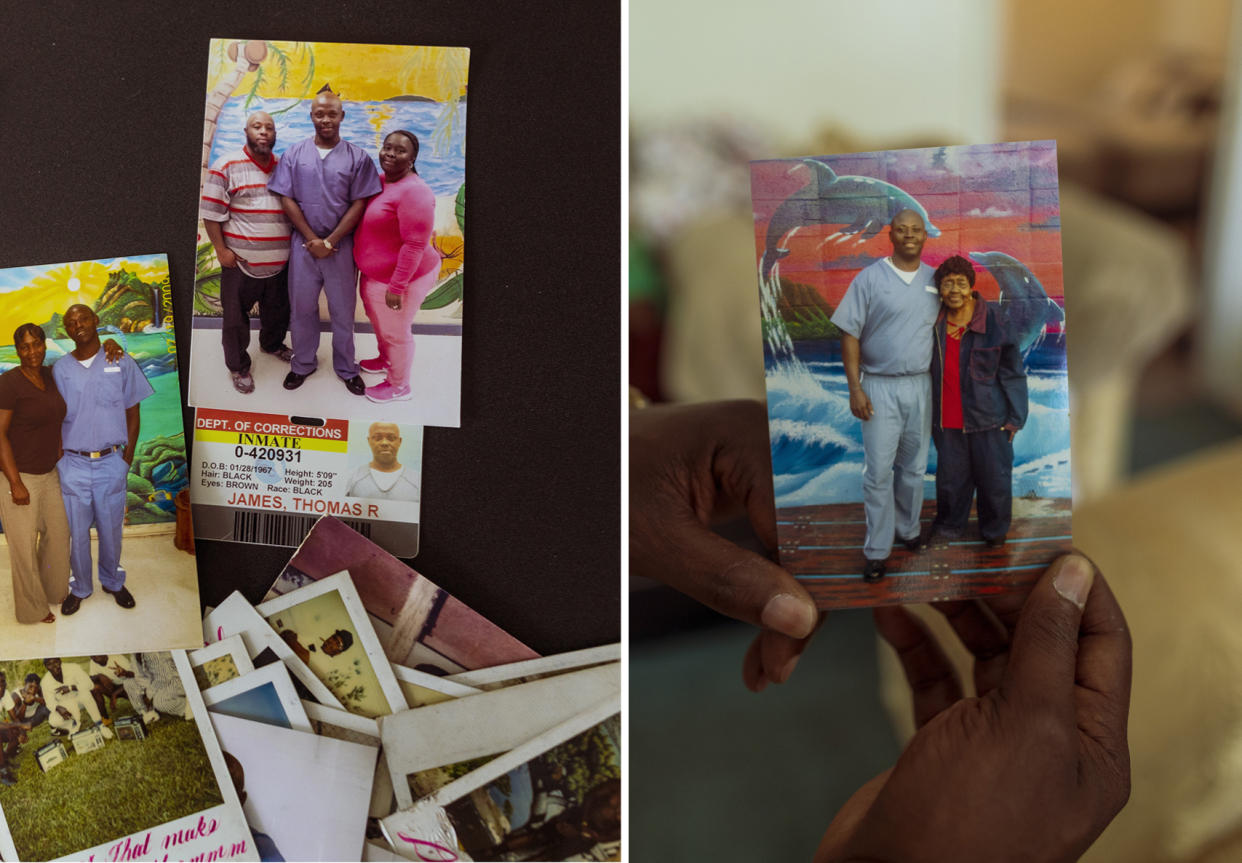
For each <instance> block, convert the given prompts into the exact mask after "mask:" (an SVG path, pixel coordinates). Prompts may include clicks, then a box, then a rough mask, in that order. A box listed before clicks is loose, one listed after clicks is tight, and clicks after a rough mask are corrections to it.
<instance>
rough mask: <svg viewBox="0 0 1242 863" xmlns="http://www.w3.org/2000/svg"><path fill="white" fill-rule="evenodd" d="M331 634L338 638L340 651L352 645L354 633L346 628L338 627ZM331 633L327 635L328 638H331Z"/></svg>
mask: <svg viewBox="0 0 1242 863" xmlns="http://www.w3.org/2000/svg"><path fill="white" fill-rule="evenodd" d="M332 635H335V636H336V637H337V638H338V639H340V642H341V651H342V652H344V651H346V650H349V649H350V648H351V647H353V646H354V634H353V633H352V632H350V631H349V630H348V629H338V630H337V631H336V632H334V633H332ZM332 635H329V636H328V638H331V637H332ZM325 640H326V639H325Z"/></svg>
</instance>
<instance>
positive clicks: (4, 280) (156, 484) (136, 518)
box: [0, 255, 186, 524]
mask: <svg viewBox="0 0 1242 863" xmlns="http://www.w3.org/2000/svg"><path fill="white" fill-rule="evenodd" d="M75 303H82V304H84V305H87V306H90V307H91V308H92V309H94V310H95V313H96V314H98V315H99V335H100V338H101V339H108V338H111V339H115V340H116V341H117V342H118V343H119V344H120V345H121V347H123V348H124V349H125V351H126V353H128V354H129V355H130V356H132V357H133V358H134V360H135V361H137V363H138V365H139V367H140V368H141V369H142V371H143V374H145V375H146V376H147V380H148V381H150V383H151V386H152V387H154V388H155V394H154V395H152V396H151V397H150V398H147V399H145V400H144V401H143V402H142V426H141V431H140V433H139V435H138V450H137V453H136V455H135V457H134V463H133V466H132V467H131V469H130V473H129V494H128V498H127V511H126V517H125V522H126V524H150V523H155V522H167V521H174V520H175V519H176V512H175V509H176V507H175V503H174V499H175V498H176V496H177V492H179V491H181V489H183V488H185V485H186V461H185V429H184V426H183V424H182V416H181V387H180V383H179V380H178V376H177V345H176V339H175V337H174V335H173V326H172V295H171V292H170V290H169V281H168V258H167V257H166V256H164V255H132V256H129V257H125V258H112V259H105V260H96V261H75V262H73V263H67V264H43V265H38V266H32V267H13V268H10V269H3V270H0V339H3V344H0V372H2V371H8V370H9V369H11V368H14V367H15V366H17V365H18V359H17V352H16V350H15V349H14V347H13V331H14V330H16V329H17V327H19V326H20V325H22V324H24V323H27V322H29V323H35V324H38V325H40V326H41V327H42V328H43V332H44V334H45V335H46V336H47V358H46V359H45V360H44V362H45V363H46V364H47V365H52V364H53V363H55V362H56V361H57V360H59V359H60V358H61V357H63V356H64V355H65V354H66V353H68V352H69V351H71V350H73V342H72V341H71V340H70V339H69V338H68V337H67V336H66V335H65V330H64V327H63V326H62V324H61V319H62V317H63V316H64V313H65V310H66V309H67V308H69V306H71V305H74V304H75Z"/></svg>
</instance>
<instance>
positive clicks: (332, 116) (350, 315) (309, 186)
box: [267, 85, 383, 396]
mask: <svg viewBox="0 0 1242 863" xmlns="http://www.w3.org/2000/svg"><path fill="white" fill-rule="evenodd" d="M344 118H345V111H344V109H343V108H342V107H341V100H340V97H338V96H337V95H336V94H335V93H333V92H332V91H331V90H329V89H327V86H326V85H325V87H324V88H323V89H322V90H320V91H319V93H317V94H316V95H315V99H314V101H313V102H311V123H312V124H313V125H314V127H315V135H314V137H311V138H307V139H305V140H303V141H299V142H298V143H296V144H294V145H293V146H292V147H290V148H289V149H288V150H286V151H285V154H284V156H282V157H281V160H280V163H279V164H277V165H276V170H275V171H274V172H273V173H272V179H271V180H270V181H269V182H268V184H267V189H268V191H269V192H273V193H275V194H277V195H279V196H280V204H281V207H282V208H283V209H284V211H285V215H286V216H288V217H289V221H290V222H292V223H293V228H294V232H293V237H292V241H291V243H290V247H289V252H290V254H289V333H290V337H291V338H292V339H293V361H292V362H291V363H290V370H289V374H288V375H286V376H285V389H287V390H295V389H297V388H298V387H300V386H301V385H302V383H303V382H304V381H305V380H306V379H307V378H308V377H309V376H310V375H312V374H314V372H315V369H316V367H317V364H318V360H317V359H316V354H317V353H318V351H319V292H320V290H322V291H323V293H324V296H326V297H327V298H328V317H329V318H331V323H332V368H333V370H335V371H336V376H337V377H339V378H340V379H341V380H342V381H344V383H345V387H346V389H348V390H349V391H350V392H351V393H353V394H354V395H359V396H360V395H362V394H363V393H364V392H365V391H366V384H364V383H363V382H362V378H361V377H360V376H359V374H358V364H357V363H356V362H355V361H354V310H355V308H356V306H357V302H358V289H357V286H356V278H357V271H356V270H355V268H354V246H353V240H354V228H355V227H356V226H357V224H358V221H359V220H360V219H361V218H362V211H363V209H365V207H366V199H367V198H370V197H373V196H375V195H378V194H379V193H380V192H381V191H382V189H383V187H382V186H381V185H380V180H379V172H378V171H376V169H375V163H374V162H372V161H371V157H370V156H368V155H367V154H366V153H365V152H364V151H363V150H362V149H360V148H359V147H356V146H354V145H353V144H351V143H349V142H348V141H345V140H342V139H341V121H342V120H344Z"/></svg>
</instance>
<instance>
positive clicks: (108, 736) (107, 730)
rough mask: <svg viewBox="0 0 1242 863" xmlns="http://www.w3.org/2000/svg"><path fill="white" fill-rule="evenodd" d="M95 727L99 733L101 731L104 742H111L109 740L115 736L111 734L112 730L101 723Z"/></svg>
mask: <svg viewBox="0 0 1242 863" xmlns="http://www.w3.org/2000/svg"><path fill="white" fill-rule="evenodd" d="M95 727H96V728H98V729H99V730H100V731H102V732H103V738H104V740H111V739H112V738H113V737H114V736H115V735H114V734H113V733H112V729H111V728H109V727H108V726H106V725H104V724H103V723H102V722H101V723H99V724H98V725H96V726H95Z"/></svg>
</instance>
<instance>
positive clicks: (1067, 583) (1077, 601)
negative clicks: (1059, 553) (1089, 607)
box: [1052, 555, 1095, 611]
mask: <svg viewBox="0 0 1242 863" xmlns="http://www.w3.org/2000/svg"><path fill="white" fill-rule="evenodd" d="M1060 564H1061V568H1060V570H1059V571H1058V572H1057V574H1056V575H1054V576H1053V577H1052V586H1053V587H1054V588H1055V589H1056V592H1057V593H1059V594H1061V596H1063V597H1065V598H1066V599H1068V600H1069V601H1070V602H1072V603H1074V605H1076V606H1078V608H1079V610H1080V611H1081V610H1082V608H1083V606H1085V605H1086V604H1087V594H1088V593H1090V592H1091V582H1092V581H1093V580H1094V579H1095V570H1094V569H1092V567H1091V563H1090V562H1089V561H1088V560H1087V559H1086V558H1083V557H1078V556H1077V555H1069V556H1068V557H1064V558H1062V559H1061V561H1060Z"/></svg>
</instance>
